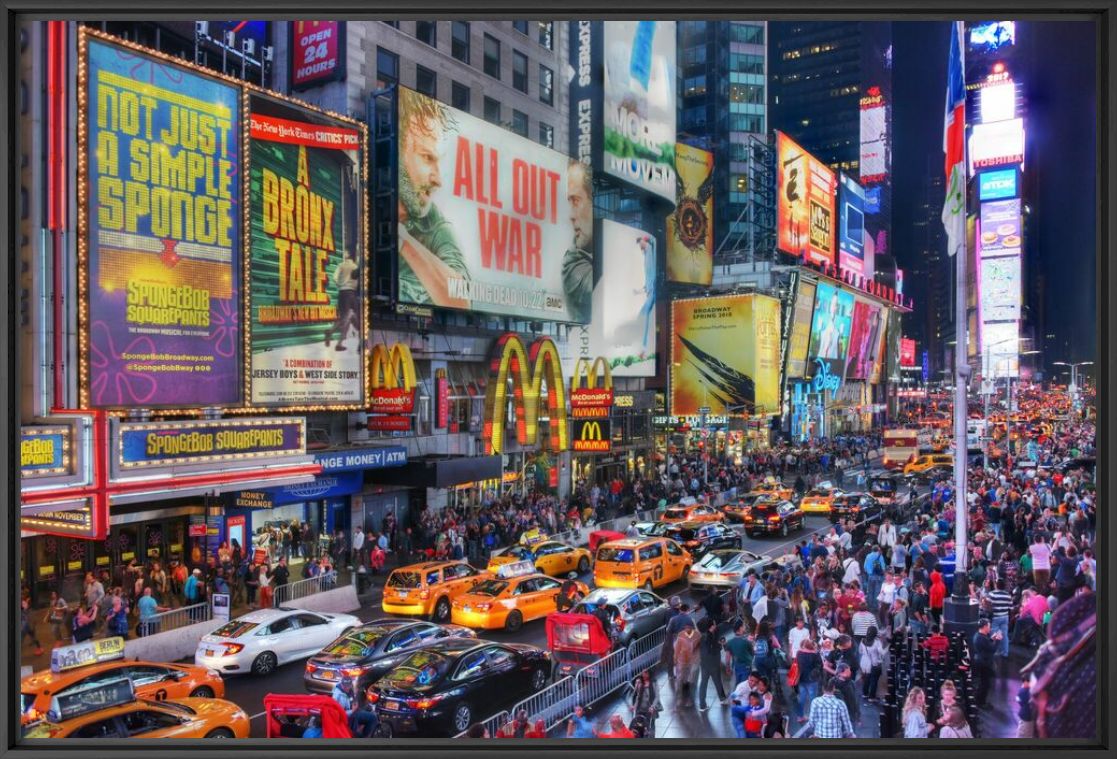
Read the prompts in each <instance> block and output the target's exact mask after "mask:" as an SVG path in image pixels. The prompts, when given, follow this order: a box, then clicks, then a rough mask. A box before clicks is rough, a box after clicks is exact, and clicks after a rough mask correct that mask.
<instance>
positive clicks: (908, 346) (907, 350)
mask: <svg viewBox="0 0 1117 759" xmlns="http://www.w3.org/2000/svg"><path fill="white" fill-rule="evenodd" d="M900 366H915V340H910V339H908V338H906V337H903V338H900Z"/></svg>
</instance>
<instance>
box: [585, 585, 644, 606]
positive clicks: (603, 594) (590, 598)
mask: <svg viewBox="0 0 1117 759" xmlns="http://www.w3.org/2000/svg"><path fill="white" fill-rule="evenodd" d="M635 592H636V591H635V590H633V589H632V588H594V589H593V590H591V591H590V593H589V595H587V596H586V597H585V598H583V599H582V603H593V604H600V603H606V604H618V603H620V602H622V601H624V600H625V599H626V598H628V597H629V596H631V595H632V594H633V593H635Z"/></svg>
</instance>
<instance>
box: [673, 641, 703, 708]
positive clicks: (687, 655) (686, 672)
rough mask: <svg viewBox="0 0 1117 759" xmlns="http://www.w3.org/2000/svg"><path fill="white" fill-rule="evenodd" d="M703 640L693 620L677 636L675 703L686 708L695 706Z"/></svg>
mask: <svg viewBox="0 0 1117 759" xmlns="http://www.w3.org/2000/svg"><path fill="white" fill-rule="evenodd" d="M701 642H702V636H701V635H700V634H699V632H698V628H697V627H696V626H695V625H694V622H693V621H691V623H690V624H689V625H688V626H687V627H685V628H683V629H682V630H681V631H680V632H679V634H678V635H677V636H675V704H676V705H677V706H678V707H681V708H684V709H686V708H689V707H692V706H694V690H695V679H696V677H695V676H696V673H697V670H698V655H699V654H698V649H699V646H700V645H701Z"/></svg>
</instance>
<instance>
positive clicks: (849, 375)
mask: <svg viewBox="0 0 1117 759" xmlns="http://www.w3.org/2000/svg"><path fill="white" fill-rule="evenodd" d="M883 331H884V314H883V313H882V309H881V307H880V306H879V305H877V304H875V303H870V302H868V301H865V300H861V299H860V298H857V299H856V300H855V302H854V305H853V324H852V326H851V327H850V336H849V351H848V352H847V354H846V367H845V378H846V379H859V380H867V379H870V378H871V377H872V375H873V367H874V364H875V363H876V362H877V361H878V359H879V356H878V353H879V349H880V336H881V333H882V332H883Z"/></svg>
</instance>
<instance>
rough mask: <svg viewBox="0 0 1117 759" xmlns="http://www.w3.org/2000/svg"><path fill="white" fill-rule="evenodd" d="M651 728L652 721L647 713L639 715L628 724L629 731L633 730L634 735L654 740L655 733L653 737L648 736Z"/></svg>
mask: <svg viewBox="0 0 1117 759" xmlns="http://www.w3.org/2000/svg"><path fill="white" fill-rule="evenodd" d="M651 727H652V721H651V719H650V715H648V713H647V712H641V713H639V714H637V715H636V716H635V717H633V718H632V721H631V722H629V723H628V729H629V730H631V731H632V734H633V735H635V736H636V737H637V738H648V737H651V738H654V737H655V734H654V733H653V734H652V735H651V736H649V735H648V730H649V729H650V728H651Z"/></svg>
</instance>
